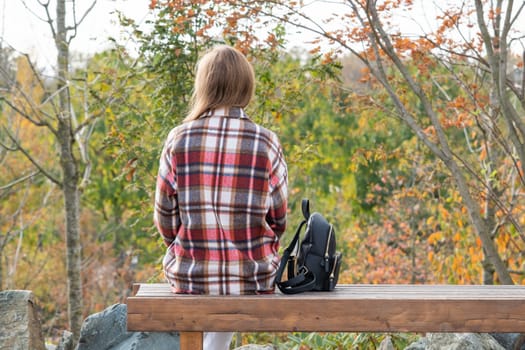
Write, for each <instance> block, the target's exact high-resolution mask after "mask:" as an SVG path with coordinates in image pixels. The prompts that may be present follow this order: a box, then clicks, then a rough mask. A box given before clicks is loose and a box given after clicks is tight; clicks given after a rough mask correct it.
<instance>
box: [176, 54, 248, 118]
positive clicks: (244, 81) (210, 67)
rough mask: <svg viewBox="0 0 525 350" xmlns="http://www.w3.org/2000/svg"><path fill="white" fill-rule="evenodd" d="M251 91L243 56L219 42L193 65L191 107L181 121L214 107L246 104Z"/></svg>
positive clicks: (245, 60) (197, 115)
mask: <svg viewBox="0 0 525 350" xmlns="http://www.w3.org/2000/svg"><path fill="white" fill-rule="evenodd" d="M254 90H255V76H254V72H253V68H252V66H251V64H250V63H249V62H248V60H247V59H246V57H244V55H243V54H242V53H240V52H239V51H237V50H235V49H234V48H232V47H229V46H226V45H221V46H217V47H215V48H214V49H213V50H211V51H210V52H208V53H206V54H205V55H204V56H203V57H202V58H201V59H200V60H199V63H198V64H197V72H196V75H195V85H194V91H193V96H192V103H191V110H190V112H189V114H188V116H187V117H186V119H185V121H190V120H195V119H198V118H199V117H200V116H201V115H202V114H203V113H205V112H207V111H209V110H211V109H214V108H217V107H222V106H224V107H242V108H244V107H246V105H248V103H249V102H250V100H251V98H252V96H253V94H254Z"/></svg>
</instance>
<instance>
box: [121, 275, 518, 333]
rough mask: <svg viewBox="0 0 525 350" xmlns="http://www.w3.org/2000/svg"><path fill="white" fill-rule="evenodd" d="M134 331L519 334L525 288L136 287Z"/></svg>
mask: <svg viewBox="0 0 525 350" xmlns="http://www.w3.org/2000/svg"><path fill="white" fill-rule="evenodd" d="M127 303H128V329H129V330H131V331H134V330H142V331H197V332H202V331H218V332H225V331H240V332H251V331H269V332H272V331H276V332H288V331H305V332H313V331H326V332H339V331H344V332H523V331H525V286H458V285H341V286H338V287H337V288H336V290H335V291H334V292H327V293H323V292H311V293H303V294H298V295H283V294H280V293H276V294H274V295H244V296H203V295H200V296H199V295H198V296H195V295H176V294H172V293H171V291H169V287H167V285H141V287H140V289H139V290H138V291H137V294H136V296H134V297H129V298H128V301H127Z"/></svg>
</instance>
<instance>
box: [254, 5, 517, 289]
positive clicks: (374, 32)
mask: <svg viewBox="0 0 525 350" xmlns="http://www.w3.org/2000/svg"><path fill="white" fill-rule="evenodd" d="M257 3H258V2H257ZM273 3H274V6H279V7H280V8H281V9H283V11H282V13H286V16H282V15H279V14H276V13H277V12H273V13H268V12H264V11H262V12H261V13H260V15H266V16H272V17H274V18H276V19H277V20H279V21H284V22H286V23H289V24H290V25H293V26H296V27H299V28H301V29H302V30H304V31H308V32H313V33H315V34H317V35H318V36H319V37H320V38H324V39H327V43H328V44H329V45H332V50H331V51H328V52H327V53H326V55H327V56H328V57H329V58H331V57H334V56H335V55H337V54H340V53H351V54H353V55H355V56H356V57H358V58H359V59H360V61H361V62H362V63H363V64H364V65H365V66H366V67H367V69H368V74H367V77H366V78H367V79H368V80H369V81H370V83H371V84H373V85H375V86H381V87H382V88H383V89H384V92H385V93H386V94H387V95H388V96H389V98H390V100H391V101H392V106H391V107H392V109H389V106H386V105H385V104H384V103H383V101H373V100H372V103H373V105H374V106H376V107H379V108H380V109H382V110H383V111H385V112H387V113H388V112H389V113H390V114H391V115H393V116H395V117H396V118H398V120H399V121H400V122H402V123H404V124H406V125H407V126H408V127H409V128H410V129H411V130H412V132H413V133H414V134H415V135H416V136H417V137H418V138H419V139H420V140H421V142H422V144H424V145H425V146H426V147H427V148H428V150H429V151H430V152H432V154H433V155H435V156H436V157H437V158H438V159H439V160H440V161H441V162H443V164H444V165H445V166H446V168H447V169H448V171H449V172H450V173H449V174H450V176H451V177H452V178H453V179H454V182H455V184H456V186H457V190H458V193H459V194H460V198H461V201H462V203H463V205H464V207H465V208H466V211H467V213H468V216H469V218H470V222H471V224H472V227H473V228H474V232H476V234H477V236H478V237H479V239H480V241H481V244H482V249H483V253H484V257H485V258H484V261H483V267H484V282H485V283H493V276H494V272H495V273H496V275H497V278H498V280H499V282H500V283H504V284H511V283H513V278H512V277H511V273H513V274H514V276H516V277H515V278H520V276H522V275H520V274H519V272H518V274H516V272H517V271H515V270H518V269H517V268H516V263H517V261H520V262H521V261H522V259H521V258H519V251H521V250H522V249H523V244H524V242H525V235H524V233H523V229H522V227H521V222H522V215H521V213H522V208H523V204H524V203H523V200H522V197H523V196H522V193H523V189H524V185H525V181H524V178H523V173H524V164H523V161H524V158H523V157H524V156H525V148H524V143H523V136H524V135H523V132H524V130H525V128H524V127H523V125H522V124H523V121H522V120H521V118H520V117H519V115H520V114H522V113H523V107H524V106H525V100H524V90H523V83H522V82H523V74H522V72H523V70H522V66H523V64H522V62H518V64H517V65H516V66H515V67H514V69H513V67H512V65H511V62H512V51H511V48H512V45H513V44H515V43H520V42H521V38H522V35H523V33H519V32H518V31H517V28H516V24H517V23H519V22H520V19H521V16H522V15H523V13H522V9H523V7H524V6H525V4H523V3H520V4H519V5H516V4H514V2H512V1H497V2H482V1H481V0H476V1H475V2H473V3H471V2H466V1H464V2H461V3H460V4H457V5H451V6H450V7H448V8H444V9H441V10H440V12H439V13H438V15H437V16H436V20H437V25H436V28H435V30H434V31H430V30H428V32H423V33H422V34H421V35H419V36H418V37H416V38H412V37H410V36H407V35H403V32H402V31H401V30H400V29H399V28H398V26H397V25H396V21H395V17H394V16H395V15H396V14H400V13H401V12H402V11H403V10H406V9H408V10H410V9H411V8H412V1H401V0H398V1H372V0H368V1H358V0H355V1H354V0H347V1H345V2H342V3H341V8H340V9H338V11H337V12H338V14H334V15H332V16H331V17H330V18H326V19H320V18H317V17H313V16H311V15H308V13H307V12H306V11H305V8H303V7H302V3H301V2H288V1H274V2H273ZM250 6H251V8H254V7H256V6H257V4H253V5H250ZM425 6H426V5H425ZM332 23H338V25H337V26H334V25H333V24H332ZM397 23H398V22H397ZM474 28H477V30H475V29H474ZM421 30H423V27H421ZM408 58H410V64H409V63H408V62H409V61H408ZM514 60H515V61H516V59H514ZM438 66H439V67H442V69H444V70H445V72H444V73H443V75H441V76H433V75H431V74H430V73H431V71H432V70H431V69H430V68H432V67H438ZM510 73H519V79H518V80H514V79H511V78H510V76H509V74H510ZM445 82H446V83H447V84H453V86H450V85H447V86H448V87H447V89H444V86H445V85H446V84H445ZM501 237H508V238H505V239H502V238H501ZM505 240H506V241H507V243H503V244H504V245H505V247H506V248H507V249H508V251H502V247H501V244H502V241H505ZM509 242H510V243H509ZM518 264H519V263H518ZM518 266H519V265H518Z"/></svg>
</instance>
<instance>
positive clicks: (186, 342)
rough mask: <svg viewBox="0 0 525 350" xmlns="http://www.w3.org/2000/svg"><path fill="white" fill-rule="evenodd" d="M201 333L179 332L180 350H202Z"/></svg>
mask: <svg viewBox="0 0 525 350" xmlns="http://www.w3.org/2000/svg"><path fill="white" fill-rule="evenodd" d="M202 335H203V333H202V332H180V333H179V336H180V338H179V339H180V350H202Z"/></svg>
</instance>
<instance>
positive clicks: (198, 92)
mask: <svg viewBox="0 0 525 350" xmlns="http://www.w3.org/2000/svg"><path fill="white" fill-rule="evenodd" d="M254 91H255V76H254V72H253V68H252V66H251V65H250V63H249V62H248V60H247V59H246V58H245V57H244V56H243V55H242V54H241V53H240V52H238V51H237V50H235V49H233V48H231V47H229V46H224V45H223V46H219V47H216V48H214V49H213V50H211V51H210V52H208V53H207V54H206V55H204V56H203V57H202V59H201V60H200V61H199V63H198V65H197V72H196V77H195V85H194V92H193V96H192V105H191V109H190V112H189V114H188V115H187V117H186V119H185V120H184V122H183V123H182V124H181V125H179V126H177V127H175V128H174V129H173V130H171V132H170V133H169V135H168V137H167V140H166V142H165V144H164V148H163V150H162V154H161V158H160V167H159V174H158V178H157V187H156V195H155V215H154V221H155V224H156V226H157V228H158V230H159V232H160V233H161V235H162V237H163V239H164V242H165V243H166V245H167V246H168V249H167V252H166V255H165V257H164V260H163V268H164V273H165V276H166V278H167V280H168V281H169V283H170V284H171V286H172V289H173V291H174V292H175V293H192V294H217V295H222V294H260V293H273V291H274V278H275V273H276V270H277V267H278V264H279V256H278V252H277V251H278V248H279V238H280V236H281V235H282V234H283V232H284V230H285V226H286V209H287V166H286V162H285V160H284V157H283V152H282V148H281V145H280V143H279V140H278V138H277V136H276V135H275V134H274V133H273V132H271V131H269V130H267V129H265V128H263V127H261V126H260V125H258V124H256V123H254V122H253V121H251V120H250V119H249V118H248V116H247V115H246V114H245V112H244V107H246V106H247V105H248V103H249V102H250V100H251V98H252V96H253V94H254ZM231 337H232V333H228V334H221V333H214V334H211V335H210V333H207V334H205V337H204V346H205V349H228V346H229V343H230V341H231ZM219 343H221V344H219Z"/></svg>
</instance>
